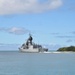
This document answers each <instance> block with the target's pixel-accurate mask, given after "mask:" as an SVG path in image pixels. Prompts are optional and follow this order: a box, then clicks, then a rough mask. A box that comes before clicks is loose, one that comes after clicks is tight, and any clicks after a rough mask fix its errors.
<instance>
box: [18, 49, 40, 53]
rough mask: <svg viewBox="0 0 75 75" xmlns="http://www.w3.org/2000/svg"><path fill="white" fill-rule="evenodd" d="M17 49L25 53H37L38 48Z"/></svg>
mask: <svg viewBox="0 0 75 75" xmlns="http://www.w3.org/2000/svg"><path fill="white" fill-rule="evenodd" d="M19 51H20V52H25V53H39V50H38V49H19Z"/></svg>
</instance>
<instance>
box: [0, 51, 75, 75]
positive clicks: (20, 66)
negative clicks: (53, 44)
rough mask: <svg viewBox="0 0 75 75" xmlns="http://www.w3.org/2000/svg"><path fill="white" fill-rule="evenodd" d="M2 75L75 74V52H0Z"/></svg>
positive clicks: (0, 72) (0, 73)
mask: <svg viewBox="0 0 75 75" xmlns="http://www.w3.org/2000/svg"><path fill="white" fill-rule="evenodd" d="M0 75H75V53H20V52H15V51H12V52H10V51H7V52H0Z"/></svg>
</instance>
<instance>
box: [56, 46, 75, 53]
mask: <svg viewBox="0 0 75 75" xmlns="http://www.w3.org/2000/svg"><path fill="white" fill-rule="evenodd" d="M57 51H74V52H75V46H70V47H62V48H59V49H58V50H57Z"/></svg>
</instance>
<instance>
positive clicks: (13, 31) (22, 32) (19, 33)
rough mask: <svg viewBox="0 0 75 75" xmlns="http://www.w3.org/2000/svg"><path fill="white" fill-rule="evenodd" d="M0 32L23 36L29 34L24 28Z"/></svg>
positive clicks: (0, 29)
mask: <svg viewBox="0 0 75 75" xmlns="http://www.w3.org/2000/svg"><path fill="white" fill-rule="evenodd" d="M0 31H5V32H8V33H13V34H17V35H23V34H25V33H28V32H30V31H29V30H27V29H25V28H19V27H12V28H0Z"/></svg>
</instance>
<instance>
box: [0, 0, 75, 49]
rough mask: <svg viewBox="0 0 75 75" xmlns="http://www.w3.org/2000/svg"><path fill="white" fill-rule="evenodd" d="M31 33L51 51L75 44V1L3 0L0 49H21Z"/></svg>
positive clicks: (0, 14) (0, 4) (0, 20)
mask: <svg viewBox="0 0 75 75" xmlns="http://www.w3.org/2000/svg"><path fill="white" fill-rule="evenodd" d="M29 33H31V34H32V36H33V41H34V42H35V43H38V44H42V45H43V46H46V47H48V48H49V49H50V50H57V49H58V48H60V47H63V46H71V45H73V46H75V0H0V50H18V47H19V46H20V45H21V44H22V43H24V42H25V41H26V39H27V38H28V34H29Z"/></svg>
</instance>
